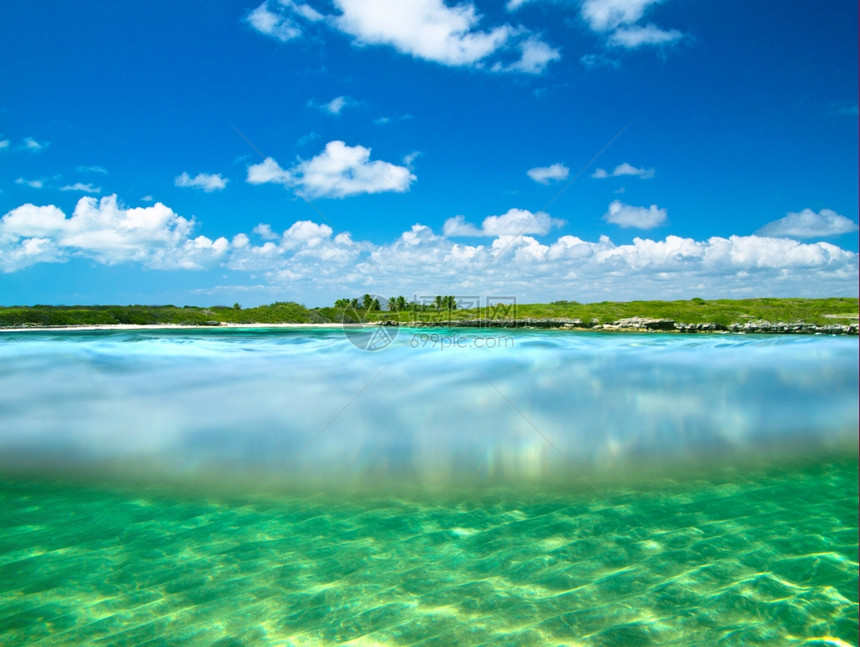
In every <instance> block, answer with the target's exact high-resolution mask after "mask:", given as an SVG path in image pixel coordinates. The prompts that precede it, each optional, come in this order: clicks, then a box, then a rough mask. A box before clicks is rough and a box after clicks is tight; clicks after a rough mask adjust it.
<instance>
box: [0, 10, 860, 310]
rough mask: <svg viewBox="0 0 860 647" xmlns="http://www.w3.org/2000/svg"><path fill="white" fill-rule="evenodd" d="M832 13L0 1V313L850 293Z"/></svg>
mask: <svg viewBox="0 0 860 647" xmlns="http://www.w3.org/2000/svg"><path fill="white" fill-rule="evenodd" d="M857 23H858V16H857V5H856V3H849V2H840V3H829V4H827V5H826V6H825V5H822V4H821V3H813V2H800V1H792V2H787V3H781V4H780V5H779V6H778V7H777V6H776V5H774V4H773V3H758V2H753V3H750V2H740V1H735V0H727V1H724V2H719V3H705V2H695V1H690V0H688V1H682V0H584V1H583V2H565V1H562V0H525V1H522V0H520V1H518V0H510V1H508V2H507V3H505V2H493V3H491V2H483V1H476V2H474V3H466V2H459V3H455V2H452V1H448V2H443V0H400V1H399V2H394V1H393V0H333V1H329V2H324V1H319V0H308V2H307V3H302V2H299V1H290V0H267V1H266V2H263V3H262V4H261V3H260V2H258V1H251V2H227V1H224V2H218V3H209V2H203V1H191V0H189V1H182V2H160V1H155V2H149V3H94V2H59V1H57V2H41V1H36V2H27V3H4V4H3V6H2V7H0V43H2V45H0V55H2V59H0V303H2V304H7V305H11V304H35V303H55V304H60V303H65V304H72V303H121V304H125V303H175V304H198V305H207V304H218V303H224V304H232V303H233V302H236V301H238V302H240V303H242V304H243V305H255V304H260V303H269V302H272V301H276V300H297V301H300V302H303V303H305V304H307V305H327V304H330V303H331V302H333V301H334V299H335V298H338V297H341V296H353V295H358V294H363V293H365V292H370V293H376V294H381V295H383V296H389V295H397V294H403V295H406V296H407V297H412V296H413V295H427V294H440V293H442V294H455V295H469V296H500V295H505V296H515V297H516V298H517V299H518V300H520V301H521V302H534V301H548V300H554V299H570V300H578V301H601V300H628V299H636V298H692V297H696V296H699V297H704V298H717V297H749V296H850V295H856V293H857V282H858V255H857V251H858V237H857V224H856V223H857V219H858V185H857V182H858V145H857V143H858V130H857V126H858V114H857V113H858V109H857V93H858V88H857V77H858V69H857V52H858V42H857Z"/></svg>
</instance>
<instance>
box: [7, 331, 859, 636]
mask: <svg viewBox="0 0 860 647" xmlns="http://www.w3.org/2000/svg"><path fill="white" fill-rule="evenodd" d="M422 334H426V331H414V332H413V331H405V330H401V331H400V332H399V334H398V336H397V339H395V340H394V342H393V343H392V344H391V345H390V346H389V347H387V348H384V349H383V350H380V351H378V352H367V351H362V350H360V349H358V348H356V347H355V346H354V345H353V344H351V343H350V342H349V341H348V340H346V339H345V337H344V336H343V334H342V332H340V331H336V330H319V331H307V330H302V331H282V330H265V331H260V330H254V331H240V330H230V331H221V330H219V331H208V330H206V331H169V332H166V331H132V332H127V331H111V332H102V331H99V332H90V333H84V332H74V333H72V332H65V331H63V332H50V331H48V332H46V331H27V332H21V333H4V334H3V335H2V336H0V364H2V366H3V369H4V370H3V371H2V373H0V529H2V531H0V643H3V644H13V645H17V644H21V645H24V644H27V645H29V644H42V645H65V644H68V645H73V644H74V645H77V644H124V645H137V644H177V645H179V644H219V645H329V644H351V645H418V644H421V645H431V644H434V645H435V644H438V645H452V644H466V645H469V644H475V645H478V644H499V645H546V644H550V645H715V644H719V645H751V644H761V645H796V644H808V645H844V644H849V645H856V644H857V634H858V621H857V610H858V607H857V602H858V598H857V586H858V577H857V573H858V565H857V551H858V538H857V503H858V493H857V479H858V470H857V449H856V448H857V435H858V406H857V405H858V402H857V400H858V395H857V393H858V342H857V339H856V338H831V337H789V336H774V337H766V336H728V335H713V336H710V335H708V336H705V335H696V336H690V337H686V336H680V335H601V334H576V333H548V332H540V333H529V332H525V333H524V332H516V333H508V332H505V333H501V334H497V333H496V332H495V331H494V332H493V333H492V334H490V333H487V332H481V331H456V332H453V333H450V334H449V335H448V336H446V337H445V339H446V340H447V342H448V343H447V345H445V346H443V345H442V341H441V338H437V339H436V340H435V341H433V340H430V339H429V338H428V339H424V338H422V337H420V335H422ZM507 337H509V338H510V339H509V340H508V341H503V340H502V338H507ZM491 339H496V341H495V342H491V341H490V340H491ZM479 340H480V341H479ZM455 342H456V343H455ZM488 346H492V347H488Z"/></svg>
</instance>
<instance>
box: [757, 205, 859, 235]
mask: <svg viewBox="0 0 860 647" xmlns="http://www.w3.org/2000/svg"><path fill="white" fill-rule="evenodd" d="M852 231H857V223H855V222H854V221H853V220H851V219H849V218H846V217H845V216H841V215H839V214H838V213H836V212H835V211H833V210H831V209H822V210H821V211H819V212H818V213H816V212H814V211H813V210H812V209H804V210H803V211H801V212H799V213H789V214H788V215H786V216H785V217H784V218H780V219H779V220H774V221H773V222H769V223H767V224H766V225H765V226H764V227H762V228H761V229H759V230H758V231H757V232H756V233H757V234H760V235H762V236H774V237H783V236H784V237H789V238H824V237H826V236H838V235H840V234H848V233H851V232H852Z"/></svg>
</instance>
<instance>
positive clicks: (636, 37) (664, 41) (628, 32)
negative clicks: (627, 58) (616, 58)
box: [609, 25, 683, 49]
mask: <svg viewBox="0 0 860 647" xmlns="http://www.w3.org/2000/svg"><path fill="white" fill-rule="evenodd" d="M682 37H683V34H682V33H681V32H679V31H678V30H677V29H668V30H667V29H660V28H659V27H657V26H655V25H646V26H644V27H640V26H638V25H637V26H633V27H624V28H622V29H616V30H615V31H614V32H613V33H612V35H611V36H610V37H609V44H610V45H617V46H620V47H626V48H628V49H635V48H637V47H641V46H642V45H669V44H671V43H674V42H676V41H678V40H680V39H681V38H682Z"/></svg>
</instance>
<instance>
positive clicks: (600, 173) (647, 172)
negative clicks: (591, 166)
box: [591, 162, 655, 180]
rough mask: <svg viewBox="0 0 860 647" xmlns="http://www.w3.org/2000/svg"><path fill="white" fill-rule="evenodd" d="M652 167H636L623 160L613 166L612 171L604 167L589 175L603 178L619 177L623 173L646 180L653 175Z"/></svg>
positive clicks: (623, 174)
mask: <svg viewBox="0 0 860 647" xmlns="http://www.w3.org/2000/svg"><path fill="white" fill-rule="evenodd" d="M654 174H655V172H654V169H653V168H636V167H635V166H633V165H632V164H628V163H627V162H624V163H622V164H619V165H618V166H616V167H615V170H614V171H612V173H608V172H607V171H606V170H605V169H602V168H599V169H597V170H595V171H594V173H592V174H591V177H593V178H595V179H598V180H600V179H604V178H608V177H621V176H625V175H634V176H636V177H639V178H641V179H643V180H648V179H650V178H652V177H654Z"/></svg>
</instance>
